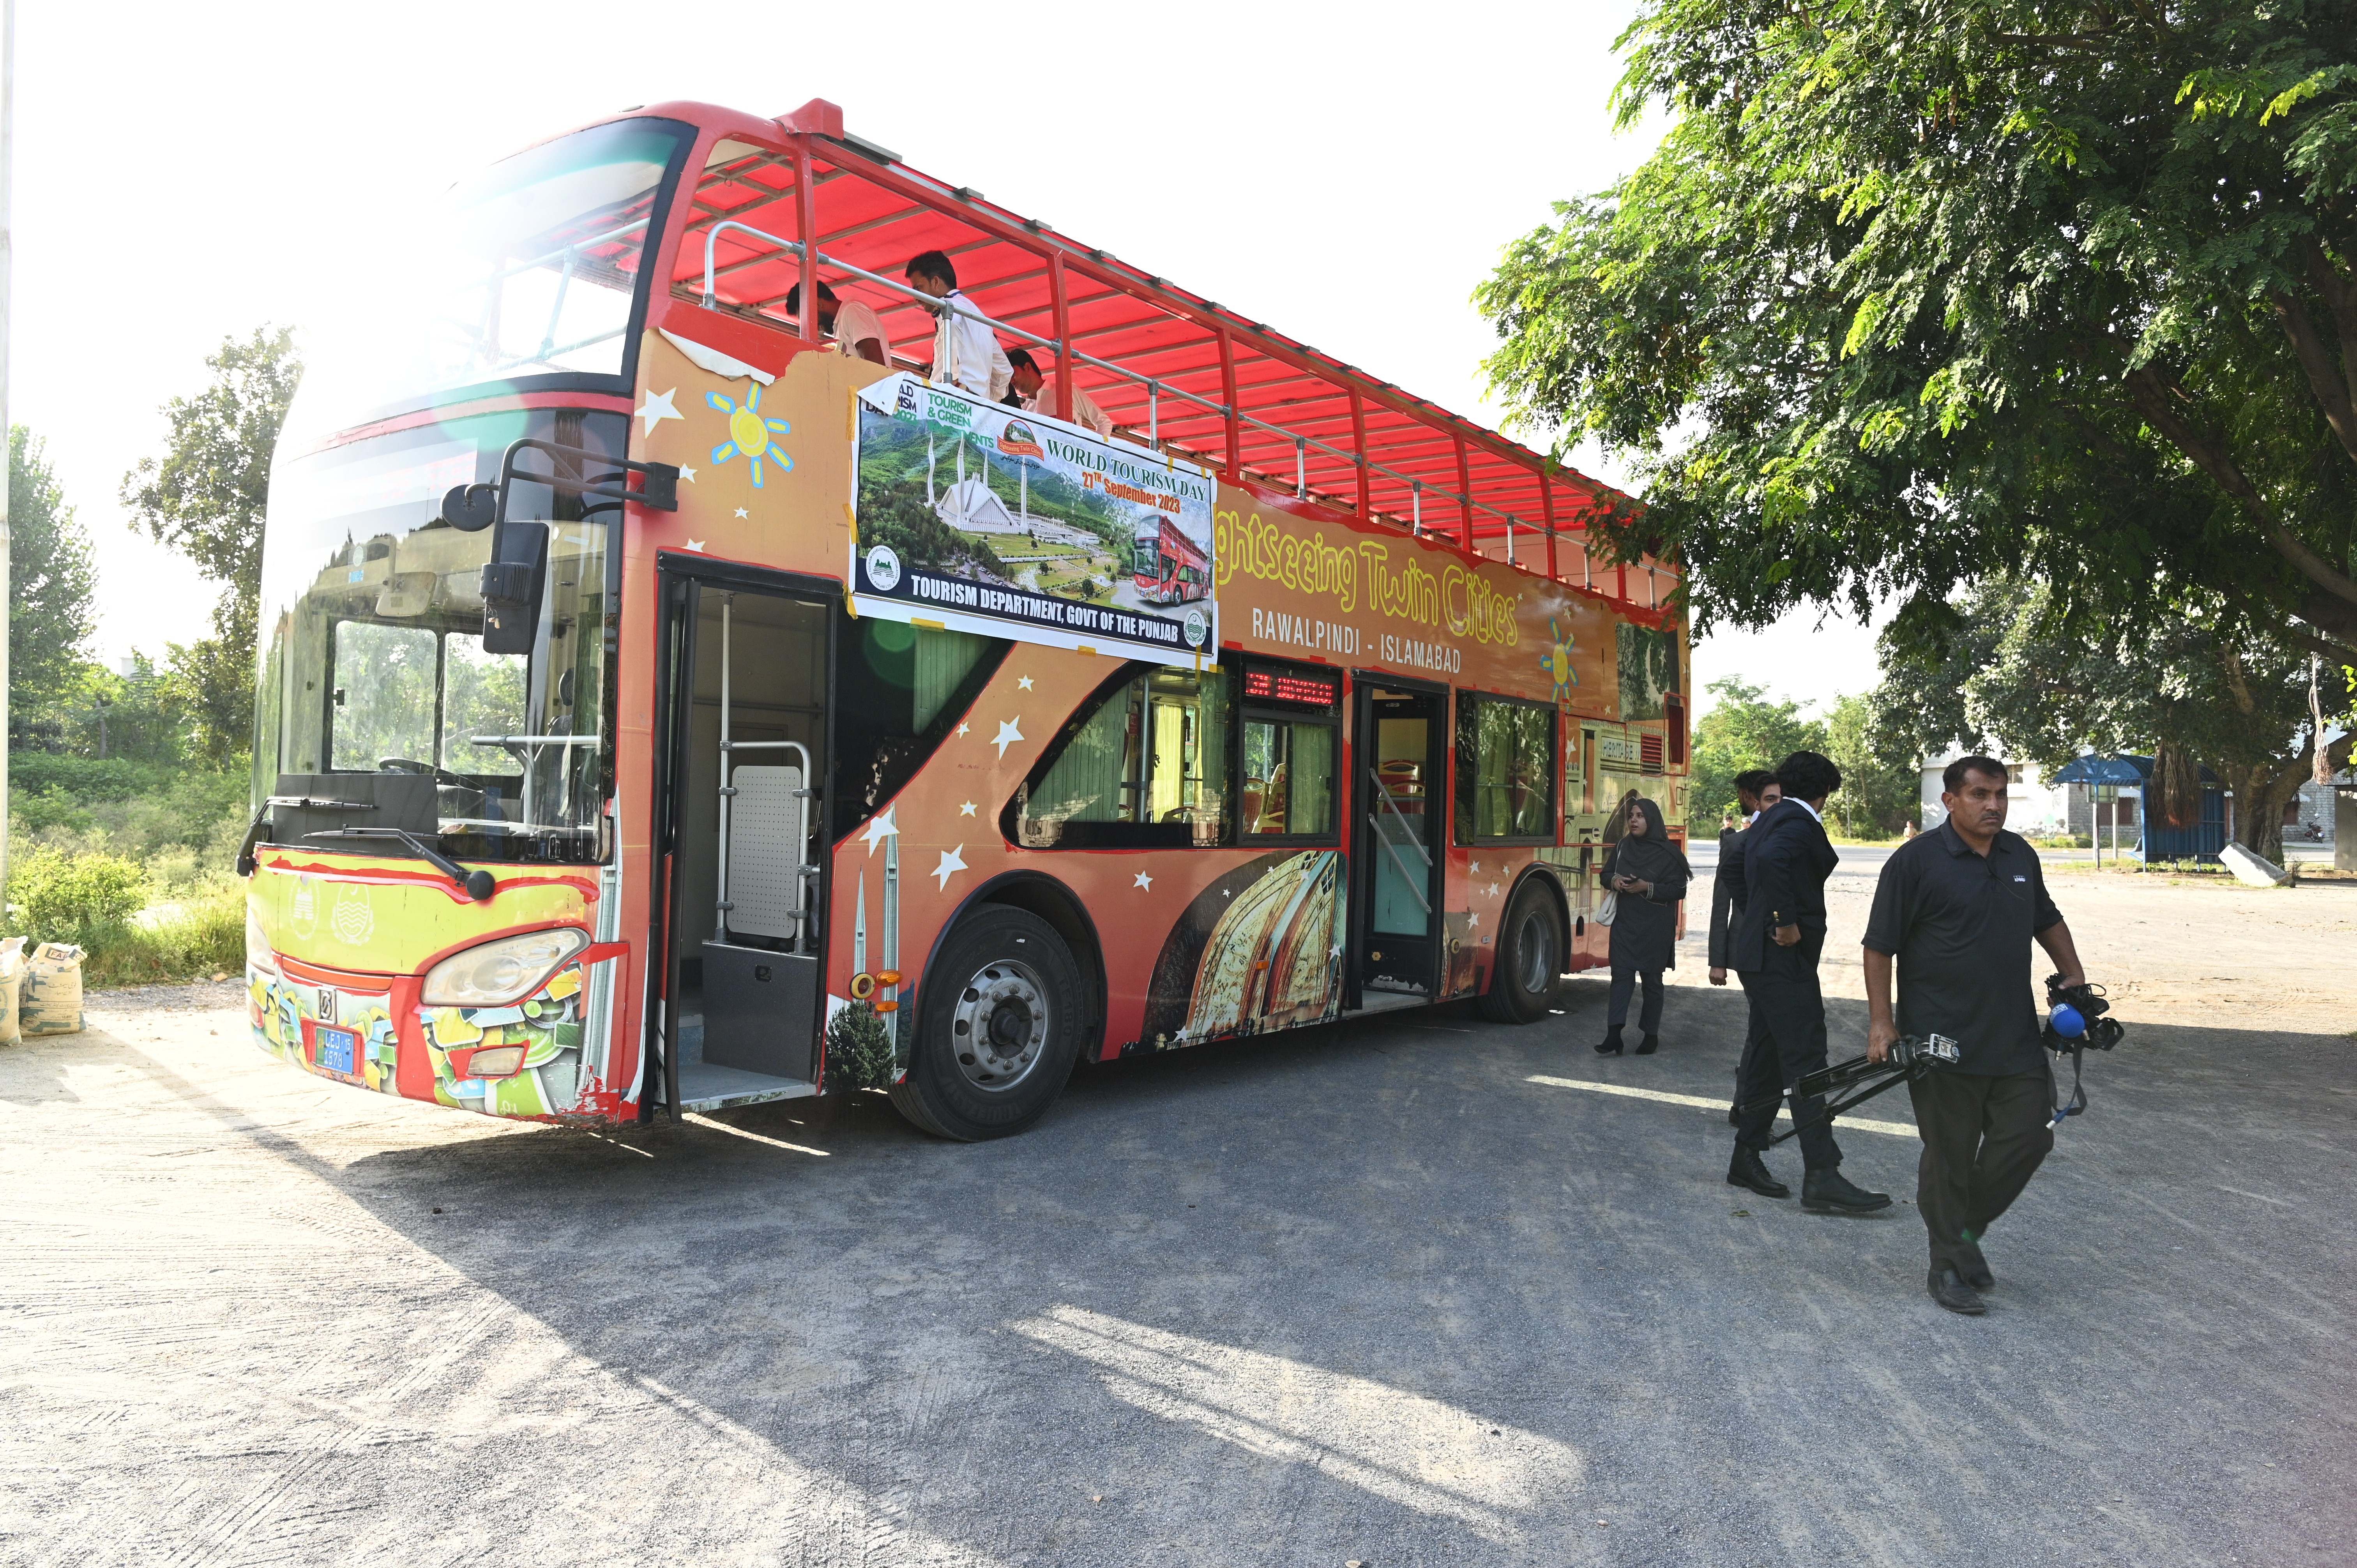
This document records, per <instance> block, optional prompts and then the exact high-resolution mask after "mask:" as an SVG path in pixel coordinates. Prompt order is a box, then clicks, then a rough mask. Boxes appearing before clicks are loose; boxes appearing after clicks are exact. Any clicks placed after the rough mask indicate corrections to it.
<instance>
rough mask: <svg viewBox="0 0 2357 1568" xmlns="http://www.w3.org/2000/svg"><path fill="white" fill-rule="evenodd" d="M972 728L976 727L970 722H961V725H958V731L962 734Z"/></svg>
mask: <svg viewBox="0 0 2357 1568" xmlns="http://www.w3.org/2000/svg"><path fill="white" fill-rule="evenodd" d="M972 728H974V726H973V725H969V724H961V725H958V727H957V732H958V734H960V735H963V734H965V733H966V731H968V730H970V729H972Z"/></svg>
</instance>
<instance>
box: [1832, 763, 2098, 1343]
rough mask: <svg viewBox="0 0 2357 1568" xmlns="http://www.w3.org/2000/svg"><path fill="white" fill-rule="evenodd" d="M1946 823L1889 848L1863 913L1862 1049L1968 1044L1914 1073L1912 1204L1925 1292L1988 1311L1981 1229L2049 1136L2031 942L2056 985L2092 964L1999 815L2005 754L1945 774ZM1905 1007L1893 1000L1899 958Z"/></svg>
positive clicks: (1874, 1056) (2033, 861) (1873, 1054)
mask: <svg viewBox="0 0 2357 1568" xmlns="http://www.w3.org/2000/svg"><path fill="white" fill-rule="evenodd" d="M1940 783H1941V795H1940V803H1941V804H1942V805H1943V806H1945V807H1946V808H1947V809H1948V815H1947V820H1946V821H1945V822H1942V823H1941V824H1940V826H1939V827H1938V828H1937V829H1935V830H1933V831H1932V832H1927V833H1924V834H1922V835H1921V837H1919V838H1916V839H1914V840H1912V841H1911V842H1910V843H1907V844H1905V845H1903V846H1901V847H1900V848H1899V849H1898V850H1895V851H1893V852H1892V854H1891V856H1890V858H1889V860H1887V861H1885V862H1884V863H1883V866H1882V876H1881V879H1880V880H1879V881H1878V883H1877V884H1876V885H1875V889H1874V912H1873V914H1871V915H1870V916H1868V917H1867V923H1866V943H1865V952H1864V954H1863V957H1864V959H1865V962H1866V1000H1867V1011H1868V1015H1869V1021H1868V1023H1867V1035H1866V1054H1867V1058H1868V1059H1870V1060H1873V1061H1885V1060H1888V1059H1889V1056H1890V1047H1891V1044H1892V1042H1893V1041H1895V1040H1897V1039H1898V1038H1899V1036H1900V1035H1902V1034H1906V1035H1913V1036H1917V1037H1919V1038H1920V1037H1921V1036H1925V1035H1932V1034H1941V1035H1945V1036H1948V1037H1949V1038H1950V1039H1952V1040H1954V1041H1955V1042H1956V1044H1957V1046H1958V1047H1959V1049H1960V1050H1961V1052H1962V1058H1963V1059H1961V1060H1960V1061H1958V1062H1957V1063H1956V1065H1955V1066H1954V1067H1947V1066H1944V1065H1943V1064H1940V1063H1937V1062H1935V1063H1933V1064H1932V1068H1931V1069H1930V1070H1929V1071H1928V1072H1926V1073H1925V1074H1924V1076H1923V1077H1921V1078H1920V1079H1916V1080H1915V1081H1914V1082H1912V1083H1910V1084H1909V1085H1908V1086H1907V1088H1908V1093H1909V1095H1910V1098H1912V1099H1913V1101H1915V1131H1916V1135H1917V1136H1919V1137H1920V1138H1921V1139H1922V1141H1923V1155H1922V1159H1921V1163H1920V1164H1919V1165H1917V1167H1916V1185H1915V1208H1916V1211H1917V1212H1918V1213H1920V1214H1921V1215H1922V1217H1923V1228H1924V1230H1928V1231H1929V1232H1931V1243H1932V1268H1931V1273H1930V1274H1929V1275H1928V1276H1927V1278H1926V1281H1925V1283H1926V1285H1927V1287H1928V1288H1929V1289H1930V1291H1931V1293H1932V1300H1933V1301H1936V1302H1938V1303H1939V1304H1940V1305H1942V1306H1944V1307H1946V1308H1947V1309H1948V1310H1949V1311H1950V1312H1961V1313H1964V1314H1966V1315H1968V1316H1975V1317H1976V1316H1980V1315H1981V1314H1982V1313H1984V1312H1986V1311H1987V1310H1988V1304H1987V1302H1986V1301H1985V1300H1984V1299H1983V1298H1982V1296H1981V1294H1980V1293H1981V1292H1983V1291H1985V1290H1988V1289H1990V1288H1991V1287H1993V1286H1994V1285H1995V1284H1996V1277H1995V1276H1994V1275H1993V1274H1991V1273H1990V1272H1989V1266H1988V1261H1987V1259H1986V1258H1984V1257H1983V1256H1982V1255H1981V1246H1980V1243H1981V1238H1982V1237H1983V1236H1985V1235H1986V1234H1987V1233H1988V1228H1989V1227H1990V1226H1991V1225H1992V1224H1994V1223H1995V1222H1996V1219H1997V1218H1998V1216H2000V1215H2002V1214H2003V1213H2004V1212H2005V1211H2006V1210H2007V1208H2011V1207H2013V1200H2014V1199H2015V1198H2017V1197H2020V1196H2021V1191H2022V1188H2024V1187H2028V1186H2029V1178H2030V1177H2031V1176H2033V1175H2035V1174H2037V1170H2038V1167H2039V1165H2040V1164H2041V1163H2042V1162H2043V1161H2044V1160H2045V1158H2046V1156H2047V1155H2048V1154H2049V1153H2050V1151H2051V1150H2052V1149H2053V1147H2054V1127H2053V1123H2052V1120H2051V1118H2052V1113H2053V1111H2054V1104H2055V1091H2054V1076H2053V1074H2054V1068H2053V1063H2052V1062H2051V1061H2050V1059H2049V1058H2048V1057H2047V1055H2046V1050H2045V1047H2044V1046H2043V1045H2042V1044H2041V1043H2040V1037H2039V1034H2040V1032H2039V1021H2038V1004H2037V1002H2036V1000H2035V998H2034V997H2033V996H2032V995H2031V993H2030V989H2029V944H2030V943H2031V942H2032V941H2033V940H2034V941H2035V942H2037V944H2038V945H2039V946H2040V947H2041V948H2044V949H2045V950H2046V956H2047V957H2048V958H2049V959H2051V960H2052V961H2053V963H2054V967H2055V968H2056V969H2057V970H2058V971H2060V972H2061V976H2062V982H2063V983H2064V984H2065V985H2079V984H2083V983H2085V981H2086V972H2085V971H2084V970H2083V968H2082V967H2081V965H2080V962H2079V950H2078V946H2077V944H2076V943H2074V942H2073V941H2072V940H2071V928H2070V927H2069V926H2067V925H2065V924H2063V922H2062V912H2061V910H2060V909H2057V908H2055V907H2054V901H2053V900H2052V899H2051V898H2050V897H2047V896H2046V876H2045V873H2044V871H2043V870H2042V869H2041V868H2040V865H2039V864H2038V852H2037V851H2035V850H2033V849H2031V848H2030V847H2029V844H2028V843H2025V842H2023V840H2022V839H2021V838H2020V837H2019V836H2018V835H2017V834H2014V833H2010V832H2007V831H2006V828H2005V814H2006V811H2007V806H2008V804H2009V802H2008V800H2007V793H2006V786H2007V774H2006V769H2005V764H2004V763H2002V762H1999V761H1997V760H1996V759H1995V758H1993V757H1962V758H1959V759H1958V760H1957V761H1954V762H1952V763H1950V764H1949V765H1948V768H1947V771H1946V772H1945V773H1944V774H1943V775H1942V776H1941V779H1940ZM1894 959H1896V960H1897V961H1898V970H1899V1006H1898V1008H1897V1010H1896V1011H1895V1012H1894V1011H1893V1010H1892V1008H1891V1005H1890V972H1891V963H1892V960H1894Z"/></svg>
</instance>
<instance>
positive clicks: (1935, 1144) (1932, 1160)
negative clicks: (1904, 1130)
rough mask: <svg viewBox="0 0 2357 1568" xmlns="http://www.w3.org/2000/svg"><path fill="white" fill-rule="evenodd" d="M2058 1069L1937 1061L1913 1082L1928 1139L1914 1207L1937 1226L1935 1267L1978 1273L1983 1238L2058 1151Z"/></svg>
mask: <svg viewBox="0 0 2357 1568" xmlns="http://www.w3.org/2000/svg"><path fill="white" fill-rule="evenodd" d="M2053 1070H2054V1069H2053V1065H2052V1064H2051V1063H2047V1064H2045V1065H2042V1066H2040V1068H2039V1069H2038V1070H2036V1071H2035V1072H2017V1073H2011V1074H2007V1075H2006V1076H2004V1077H1990V1076H1988V1075H1986V1074H1984V1073H1973V1072H1950V1071H1948V1070H1947V1069H1944V1068H1936V1067H1935V1068H1933V1069H1932V1070H1931V1071H1930V1072H1928V1073H1926V1074H1925V1075H1924V1076H1923V1077H1921V1078H1920V1079H1917V1080H1916V1081H1914V1082H1913V1083H1910V1084H1909V1085H1908V1086H1907V1092H1908V1095H1909V1097H1910V1099H1912V1100H1913V1101H1915V1130H1916V1132H1917V1133H1918V1134H1920V1135H1921V1138H1922V1140H1923V1157H1922V1160H1921V1163H1920V1164H1918V1165H1917V1166H1916V1167H1915V1170H1916V1174H1915V1207H1916V1208H1917V1209H1918V1210H1919V1211H1920V1212H1921V1214H1922V1216H1923V1228H1924V1229H1925V1230H1929V1231H1930V1232H1931V1233H1932V1267H1933V1268H1935V1269H1953V1270H1955V1271H1956V1272H1957V1273H1960V1274H1962V1273H1971V1272H1972V1265H1974V1264H1975V1263H1977V1262H1980V1261H1981V1251H1980V1240H1981V1238H1982V1237H1983V1236H1985V1235H1986V1234H1987V1233H1988V1228H1989V1227H1990V1226H1991V1225H1992V1224H1994V1223H1996V1218H1997V1216H1999V1215H2001V1214H2003V1213H2004V1212H2005V1211H2006V1210H2007V1209H2008V1208H2012V1207H2013V1200H2014V1199H2015V1198H2017V1197H2020V1196H2021V1189H2022V1188H2024V1187H2028V1186H2029V1178H2030V1177H2031V1176H2033V1175H2035V1174H2036V1173H2037V1170H2038V1167H2039V1165H2040V1164H2042V1163H2043V1162H2044V1160H2045V1158H2046V1156H2047V1155H2048V1154H2049V1153H2050V1152H2051V1151H2052V1150H2053V1147H2054V1129H2053V1127H2052V1126H2051V1125H2050V1112H2051V1110H2052V1100H2051V1097H2052V1095H2053V1092H2054V1082H2053V1077H2052V1074H2053Z"/></svg>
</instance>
